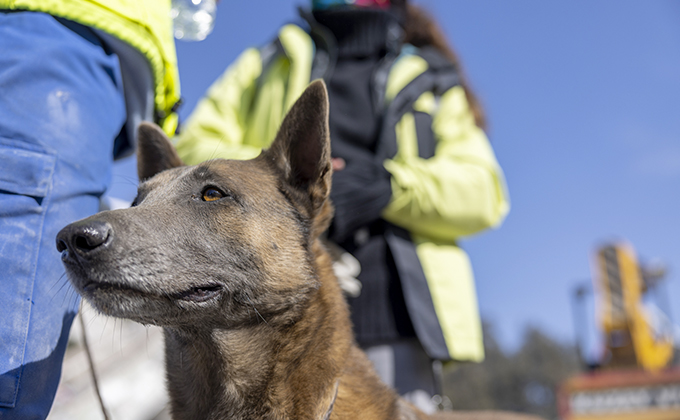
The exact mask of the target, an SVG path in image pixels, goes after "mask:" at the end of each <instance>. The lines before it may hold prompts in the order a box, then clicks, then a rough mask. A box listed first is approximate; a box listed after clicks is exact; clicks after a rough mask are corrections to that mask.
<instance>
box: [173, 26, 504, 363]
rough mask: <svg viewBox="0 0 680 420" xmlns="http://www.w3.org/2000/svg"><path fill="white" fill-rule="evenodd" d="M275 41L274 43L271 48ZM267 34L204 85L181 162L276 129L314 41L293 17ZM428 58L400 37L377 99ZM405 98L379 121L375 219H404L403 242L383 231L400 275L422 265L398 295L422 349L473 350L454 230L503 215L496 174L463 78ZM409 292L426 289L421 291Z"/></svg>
mask: <svg viewBox="0 0 680 420" xmlns="http://www.w3.org/2000/svg"><path fill="white" fill-rule="evenodd" d="M272 45H276V46H278V47H279V48H280V49H281V51H279V52H278V53H277V52H275V51H271V49H272ZM272 45H269V46H268V47H266V48H263V49H255V48H251V49H248V50H246V51H245V52H243V53H242V54H241V56H240V57H239V58H238V60H237V61H236V62H235V63H234V64H233V65H232V66H230V67H229V68H228V69H227V71H226V72H225V73H224V74H223V75H222V76H221V78H219V79H218V80H217V81H216V82H215V83H214V84H213V85H212V86H211V87H210V89H209V90H208V93H207V95H206V96H205V97H204V98H203V99H202V100H201V101H200V102H199V104H198V105H197V107H196V109H195V110H194V112H193V114H192V115H191V117H190V118H189V120H188V121H187V123H186V125H184V126H183V130H182V131H181V134H180V135H179V138H178V139H176V146H177V149H178V151H179V154H180V156H181V157H182V159H183V160H184V161H185V162H187V163H188V164H197V163H199V162H202V161H204V160H208V159H214V158H230V159H248V158H252V157H255V156H257V155H258V154H259V153H260V151H261V149H262V148H264V147H267V146H268V145H269V144H270V143H271V141H272V140H273V139H274V137H275V135H276V132H277V130H278V128H279V125H280V124H281V122H282V121H283V118H284V116H285V114H286V111H287V110H288V109H289V108H290V107H291V105H292V104H293V103H294V101H295V100H296V99H297V98H298V97H299V95H300V94H301V93H302V91H303V90H304V88H305V87H306V86H307V85H308V83H309V82H310V74H311V69H312V62H313V59H314V54H315V46H314V44H313V41H312V39H311V38H310V36H309V35H308V34H307V33H306V32H305V31H304V30H302V29H301V28H299V27H298V26H295V25H287V26H284V27H283V28H282V29H281V31H280V33H279V37H278V42H277V43H274V44H272ZM429 67H430V65H429V63H428V61H427V60H426V59H424V58H423V57H421V55H419V54H418V50H417V49H415V48H413V47H410V46H405V47H404V48H403V50H402V54H401V56H400V57H399V58H397V59H396V61H395V62H394V64H393V65H392V67H391V69H390V70H389V75H388V78H387V83H386V86H385V93H384V97H385V99H384V100H385V103H386V108H387V109H389V104H390V103H391V102H394V101H403V99H402V96H403V95H402V93H406V92H408V91H410V92H413V91H414V90H413V89H412V88H411V86H415V85H418V84H421V83H423V82H426V81H427V80H428V77H429V76H428V75H429V74H430V73H429V72H428V71H429V70H431V69H430V68H429ZM416 91H417V90H416ZM413 99H414V100H413V101H411V102H412V105H411V106H409V107H407V111H406V112H404V113H399V114H397V117H398V118H397V120H395V123H394V124H393V125H392V126H391V127H387V130H386V131H387V132H388V133H387V134H388V135H387V136H386V138H387V143H389V142H390V141H392V142H393V143H394V144H391V145H390V144H387V145H386V149H393V153H388V154H387V155H386V159H385V160H384V165H385V168H386V169H387V170H388V171H389V172H390V174H391V183H392V199H391V201H390V203H389V205H388V206H387V208H385V209H384V211H383V218H384V219H385V220H387V221H388V222H390V223H392V224H394V225H396V226H399V227H401V228H405V229H407V230H408V231H409V232H410V233H411V238H412V241H404V240H403V239H401V238H399V237H396V236H393V237H391V238H389V237H388V238H387V241H388V244H389V246H390V249H391V252H392V253H393V254H394V255H395V260H396V261H397V262H398V265H399V264H400V263H401V265H402V267H399V268H400V277H401V273H402V271H401V268H403V269H404V270H407V271H414V269H415V271H419V272H420V273H422V274H423V276H418V275H416V276H415V278H414V279H412V280H408V284H406V285H404V295H405V299H406V303H407V306H409V314H410V316H411V318H412V320H413V324H414V328H415V330H416V334H417V335H418V338H419V339H420V341H421V343H422V344H423V346H424V347H425V349H426V351H427V352H428V354H429V355H430V356H431V357H433V358H437V359H442V360H448V359H454V360H472V361H479V360H482V359H483V357H484V350H483V343H482V332H481V322H480V319H479V311H478V308H477V298H476V292H475V287H474V281H473V275H472V269H471V267H470V262H469V260H468V257H467V254H466V253H465V251H463V250H462V249H461V248H460V247H459V246H458V245H457V240H458V239H459V238H461V237H463V236H466V235H471V234H474V233H477V232H479V231H481V230H483V229H486V228H489V227H495V226H498V225H499V224H500V223H501V221H502V220H503V218H504V216H505V215H506V213H507V212H508V209H509V202H508V196H507V191H506V187H505V181H504V177H503V173H502V171H501V169H500V167H499V165H498V163H497V161H496V158H495V156H494V153H493V151H492V149H491V147H490V144H489V142H488V139H487V137H486V135H485V134H484V132H483V131H482V130H481V129H480V128H478V127H477V126H476V125H475V121H474V118H473V116H472V114H471V111H470V109H469V106H468V102H467V99H466V95H465V92H464V91H463V89H462V88H461V87H460V86H457V85H455V83H454V85H453V86H451V87H450V88H448V89H447V90H446V91H444V92H441V91H438V90H437V89H426V90H425V91H422V92H419V93H418V96H417V97H416V98H413ZM406 103H408V101H407V102H406ZM418 113H426V114H428V115H430V116H431V133H433V137H434V140H433V141H434V142H435V144H434V145H433V150H434V154H433V156H428V157H426V158H423V157H422V156H421V155H420V152H419V150H418V144H419V139H418V136H417V131H418V130H417V127H416V125H417V124H416V118H415V115H416V114H418ZM390 138H392V139H393V140H389V139H390ZM414 245H415V246H414ZM414 265H415V266H414ZM407 277H408V276H407ZM402 283H404V278H402ZM415 295H420V297H422V296H425V298H426V299H425V302H423V300H421V299H415ZM411 296H414V299H413V302H412V304H411V303H410V302H409V300H410V297H411ZM433 319H434V322H433V321H432V320H433Z"/></svg>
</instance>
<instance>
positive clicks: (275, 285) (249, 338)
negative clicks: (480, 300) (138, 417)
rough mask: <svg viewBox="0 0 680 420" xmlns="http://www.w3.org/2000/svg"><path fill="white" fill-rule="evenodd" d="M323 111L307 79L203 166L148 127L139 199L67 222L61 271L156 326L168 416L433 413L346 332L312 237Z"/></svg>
mask: <svg viewBox="0 0 680 420" xmlns="http://www.w3.org/2000/svg"><path fill="white" fill-rule="evenodd" d="M327 118H328V99H327V97H326V91H325V86H324V85H323V83H322V82H316V83H313V84H312V85H311V86H310V87H309V88H308V89H307V91H306V92H305V93H304V94H303V95H302V97H301V99H300V100H298V102H297V103H296V104H295V105H294V106H293V108H292V110H291V111H290V113H289V115H288V116H287V117H286V119H285V121H284V123H283V126H282V128H281V131H280V133H279V135H278V136H277V138H276V140H275V142H274V143H273V145H272V147H271V148H270V149H269V150H267V151H265V152H263V153H262V155H260V156H259V157H258V158H256V159H254V160H252V161H225V160H219V161H212V162H207V163H204V164H201V165H199V166H197V167H185V166H180V165H181V161H179V158H178V157H177V156H176V153H175V152H174V150H173V149H172V147H171V146H170V143H169V141H168V140H167V138H165V136H164V135H163V134H162V132H161V131H160V130H159V129H158V128H156V127H153V126H151V125H145V126H143V127H142V129H140V147H141V148H142V150H144V151H145V152H144V153H141V154H140V162H139V172H140V178H141V179H146V178H149V179H148V180H147V181H146V182H144V183H143V184H142V185H141V186H140V189H139V196H138V199H137V200H136V201H137V202H136V204H137V205H136V206H135V207H133V208H130V209H125V210H117V211H112V212H103V213H100V214H98V215H95V216H92V217H90V218H88V219H85V220H82V221H80V222H76V223H74V224H72V225H69V226H67V227H66V228H64V229H63V230H62V232H60V234H59V236H58V249H59V250H60V251H61V252H62V253H63V255H62V257H63V260H64V262H65V264H66V267H67V272H68V274H69V279H70V280H71V282H72V284H73V285H74V286H75V288H76V289H77V290H78V291H79V292H80V293H81V294H82V295H83V296H84V297H85V298H86V299H88V300H89V301H90V303H91V304H92V305H93V306H94V307H95V308H97V309H99V310H100V311H102V312H104V313H106V314H109V315H113V316H118V317H125V318H130V319H133V320H136V321H138V322H142V323H151V324H155V325H159V326H161V327H163V328H164V331H165V340H166V367H167V380H168V388H169V392H170V397H171V404H172V416H173V418H174V419H178V420H179V419H182V420H184V419H186V420H189V419H192V420H193V419H244V420H245V419H279V420H284V419H309V420H321V419H325V417H326V415H327V414H328V413H329V412H330V419H332V420H345V419H366V420H387V419H427V418H429V417H427V416H426V415H424V414H423V413H421V412H420V411H418V410H417V409H415V408H414V407H412V406H411V405H410V404H408V403H406V402H405V401H403V400H400V399H399V397H398V396H397V395H396V393H395V392H394V391H393V390H391V389H390V388H388V387H387V386H386V385H385V384H383V383H382V382H381V381H380V380H379V378H378V377H377V375H376V374H375V372H374V371H373V368H372V366H371V364H370V362H369V361H368V359H367V358H366V356H365V354H364V353H363V352H362V351H361V350H359V348H358V347H357V346H356V344H355V342H354V339H353V336H352V327H351V325H350V320H349V313H348V307H347V304H346V303H345V301H344V298H343V296H342V293H341V291H340V287H339V285H338V282H337V279H336V278H335V275H334V274H333V270H332V261H331V259H330V257H329V254H328V253H327V252H326V250H325V248H324V246H323V244H322V242H321V240H320V239H319V236H320V235H321V233H322V232H323V231H324V230H325V229H326V228H327V227H328V224H329V222H330V219H331V217H332V207H331V205H330V203H329V202H328V199H327V198H328V194H329V191H330V180H331V169H330V168H331V166H330V142H329V139H328V122H327ZM156 154H159V155H160V156H156ZM211 189H217V190H219V194H218V196H219V199H216V200H215V201H210V200H206V199H205V197H206V191H209V190H211ZM210 193H211V194H215V191H210ZM331 408H332V411H329V410H331ZM495 415H496V417H485V418H488V419H491V418H493V419H506V420H510V419H519V417H507V416H506V417H504V415H502V414H498V413H497V414H495ZM433 418H434V417H433ZM436 418H442V419H443V418H451V419H454V418H455V419H460V418H463V417H460V416H457V417H445V416H444V417H443V416H437V417H436ZM465 418H469V419H477V418H478V417H474V416H469V417H465ZM479 418H481V417H479Z"/></svg>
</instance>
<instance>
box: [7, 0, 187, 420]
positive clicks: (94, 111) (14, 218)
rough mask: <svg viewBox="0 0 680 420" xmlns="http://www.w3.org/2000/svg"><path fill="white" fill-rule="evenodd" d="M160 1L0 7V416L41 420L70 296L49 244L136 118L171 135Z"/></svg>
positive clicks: (36, 0)
mask: <svg viewBox="0 0 680 420" xmlns="http://www.w3.org/2000/svg"><path fill="white" fill-rule="evenodd" d="M170 9H171V5H170V0H135V1H129V0H96V1H95V0H0V92H1V94H0V272H1V273H2V274H0V279H1V281H0V286H1V287H0V320H1V321H0V418H2V419H3V420H5V419H7V420H9V419H44V418H45V417H47V414H48V412H49V410H50V407H51V405H52V401H53V398H54V395H55V392H56V388H57V385H58V383H59V377H60V372H61V363H62V359H63V355H64V350H65V348H66V343H67V338H68V334H69V329H70V326H71V323H72V320H73V318H74V316H75V314H76V312H77V308H78V302H79V300H78V297H77V295H75V293H73V291H72V290H71V289H70V288H69V286H68V285H67V280H66V278H64V268H63V266H62V264H61V261H60V258H59V254H58V253H57V251H56V249H55V246H54V242H55V238H56V234H57V232H58V231H59V230H60V229H61V228H63V227H64V226H65V225H66V224H68V223H70V222H73V221H75V220H77V219H80V218H83V217H86V216H89V215H91V214H93V213H95V212H96V211H97V210H98V208H99V197H100V196H101V195H102V194H103V193H104V191H105V190H106V188H107V187H108V185H109V184H110V178H111V169H112V163H113V159H114V158H115V157H122V156H124V155H126V154H129V153H132V152H133V151H134V147H133V146H134V140H135V139H134V132H135V129H136V125H137V124H138V123H139V122H140V121H142V120H150V121H155V122H157V123H158V124H160V125H161V126H162V127H163V128H164V129H165V130H166V132H167V133H168V134H174V132H175V126H176V124H177V118H176V115H175V114H174V107H175V104H176V103H177V101H178V99H179V80H178V71H177V65H176V55H175V46H174V39H173V36H172V19H171V18H170Z"/></svg>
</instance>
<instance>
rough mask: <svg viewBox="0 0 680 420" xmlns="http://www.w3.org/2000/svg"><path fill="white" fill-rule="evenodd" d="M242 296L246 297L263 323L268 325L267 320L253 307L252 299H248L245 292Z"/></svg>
mask: <svg viewBox="0 0 680 420" xmlns="http://www.w3.org/2000/svg"><path fill="white" fill-rule="evenodd" d="M244 296H245V297H246V299H248V302H250V305H251V306H252V307H253V310H254V311H255V313H256V314H257V315H258V316H259V317H260V319H262V320H263V321H264V323H265V324H267V325H269V323H268V322H267V320H266V319H264V317H263V316H262V314H260V311H258V310H257V308H256V307H255V304H254V303H253V301H252V300H250V296H248V295H247V294H244Z"/></svg>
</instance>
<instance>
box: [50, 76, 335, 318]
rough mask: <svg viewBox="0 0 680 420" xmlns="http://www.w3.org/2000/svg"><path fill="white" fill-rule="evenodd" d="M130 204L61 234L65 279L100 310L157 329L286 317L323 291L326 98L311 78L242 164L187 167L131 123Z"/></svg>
mask: <svg viewBox="0 0 680 420" xmlns="http://www.w3.org/2000/svg"><path fill="white" fill-rule="evenodd" d="M138 171H139V178H140V181H141V184H140V186H139V191H138V196H137V198H136V199H135V202H134V203H133V207H131V208H129V209H124V210H114V211H107V212H102V213H99V214H96V215H94V216H92V217H89V218H87V219H83V220H81V221H78V222H75V223H73V224H71V225H69V226H67V227H65V228H64V229H62V231H61V232H60V233H59V235H58V236H57V249H58V250H59V251H60V252H61V253H62V260H63V262H64V264H65V266H66V270H67V273H68V277H69V280H70V281H71V283H72V284H73V286H74V287H75V288H76V290H77V291H78V292H79V293H80V294H81V295H82V296H83V297H84V298H85V299H87V300H88V301H89V302H90V303H91V304H92V305H93V306H94V307H95V308H97V309H98V310H99V311H101V312H103V313H105V314H108V315H112V316H116V317H123V318H130V319H133V320H136V321H138V322H142V323H148V324H155V325H160V326H184V325H186V326H188V325H193V326H201V325H204V326H209V327H213V326H214V327H224V328H234V327H241V326H245V325H248V324H250V323H259V322H262V320H263V319H264V320H266V321H267V322H268V323H272V322H274V323H276V322H282V323H289V322H292V321H294V320H295V319H296V318H297V316H299V313H300V310H301V308H303V307H304V305H305V303H306V302H307V300H308V298H309V296H310V294H311V293H312V292H313V291H314V290H316V289H317V288H318V287H319V279H318V278H317V274H316V270H315V267H314V264H315V263H314V260H313V254H312V251H311V247H312V243H313V242H314V241H315V240H316V237H317V236H318V235H319V234H320V233H321V232H322V231H323V230H324V229H325V228H326V227H327V224H328V222H329V220H330V216H331V213H332V211H331V209H330V204H329V202H328V200H327V198H328V194H329V191H330V184H331V163H330V141H329V135H328V98H327V94H326V88H325V86H324V84H323V82H314V83H312V84H311V85H310V86H309V87H308V88H307V90H306V91H305V92H304V93H303V95H302V96H301V97H300V99H298V101H297V102H296V103H295V105H293V107H292V108H291V110H290V111H289V113H288V115H287V116H286V118H285V119H284V121H283V124H282V126H281V128H280V130H279V133H278V134H277V136H276V139H275V141H274V142H273V144H272V145H271V147H270V148H269V149H267V150H265V151H263V152H262V153H261V154H260V156H259V157H257V158H255V159H253V160H249V161H234V160H213V161H208V162H205V163H202V164H200V165H197V166H184V165H183V164H182V161H181V160H180V159H179V157H178V156H177V154H176V152H175V150H174V148H173V147H172V145H171V143H170V141H169V140H168V138H167V137H166V136H165V134H163V132H162V131H161V130H160V129H159V128H158V127H156V126H154V125H151V124H144V125H142V126H141V127H140V129H139V149H138Z"/></svg>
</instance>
